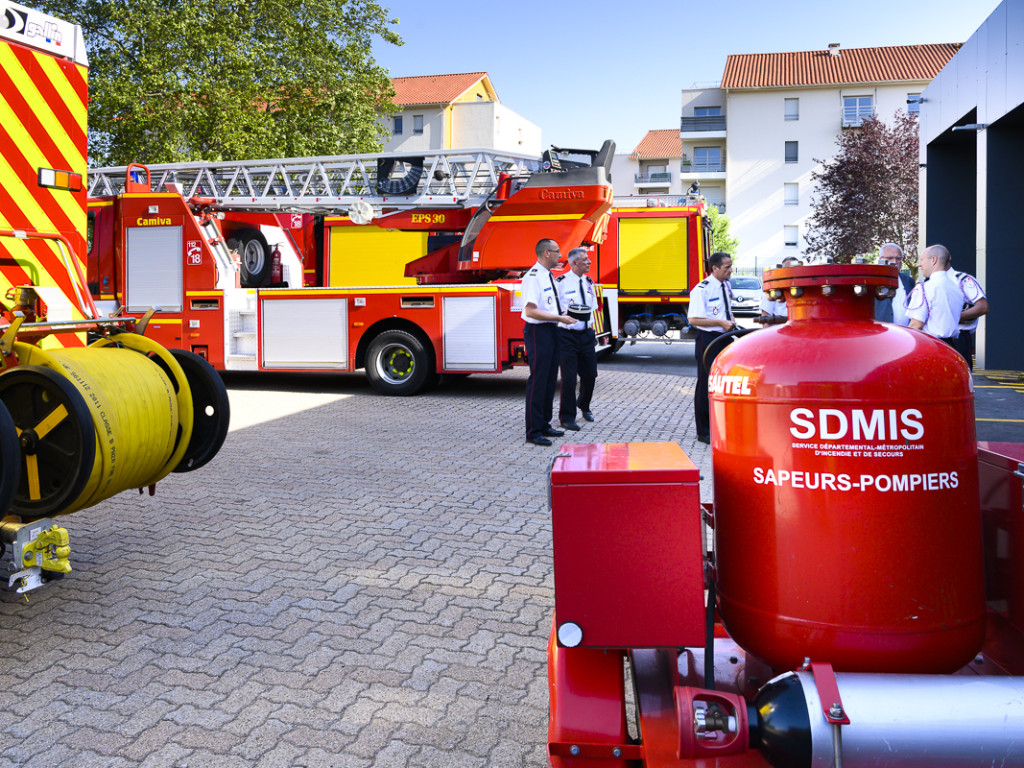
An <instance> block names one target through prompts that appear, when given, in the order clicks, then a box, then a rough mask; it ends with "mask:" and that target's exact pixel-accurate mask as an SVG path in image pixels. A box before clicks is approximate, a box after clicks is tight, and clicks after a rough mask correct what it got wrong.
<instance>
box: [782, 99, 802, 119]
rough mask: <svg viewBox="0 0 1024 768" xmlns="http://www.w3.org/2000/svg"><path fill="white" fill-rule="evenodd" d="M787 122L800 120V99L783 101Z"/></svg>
mask: <svg viewBox="0 0 1024 768" xmlns="http://www.w3.org/2000/svg"><path fill="white" fill-rule="evenodd" d="M783 103H784V104H785V110H786V119H787V120H799V119H800V99H783Z"/></svg>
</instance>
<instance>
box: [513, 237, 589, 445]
mask: <svg viewBox="0 0 1024 768" xmlns="http://www.w3.org/2000/svg"><path fill="white" fill-rule="evenodd" d="M535 250H536V253H537V263H536V264H534V265H533V266H532V267H531V268H530V271H529V272H527V273H526V275H524V276H523V288H522V297H523V313H522V317H523V322H524V323H525V326H524V327H523V340H524V342H525V343H526V359H527V361H528V362H529V364H530V377H529V378H528V379H527V380H526V441H527V442H529V443H533V444H534V445H551V440H550V439H549V438H552V437H560V436H562V435H564V434H565V432H562V431H561V430H557V429H553V428H552V427H551V412H552V409H553V407H554V400H555V383H556V382H557V381H558V328H557V326H558V324H559V323H564V324H565V325H572V324H574V323H575V322H576V321H575V320H574V319H573V318H571V317H569V316H568V315H566V314H565V313H564V312H563V311H562V306H561V303H560V302H559V299H558V290H557V289H556V288H555V279H554V277H552V276H551V270H552V268H554V267H555V266H556V265H557V264H558V260H559V258H560V257H561V253H560V252H559V250H558V243H556V242H555V241H554V240H549V239H544V240H541V241H539V242H538V243H537V246H536V249H535Z"/></svg>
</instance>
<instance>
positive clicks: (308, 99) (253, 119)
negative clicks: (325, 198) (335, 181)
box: [35, 0, 402, 165]
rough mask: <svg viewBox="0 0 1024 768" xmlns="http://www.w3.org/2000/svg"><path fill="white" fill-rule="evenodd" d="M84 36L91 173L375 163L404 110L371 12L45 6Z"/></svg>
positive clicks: (161, 1) (378, 17)
mask: <svg viewBox="0 0 1024 768" xmlns="http://www.w3.org/2000/svg"><path fill="white" fill-rule="evenodd" d="M35 5H36V6H38V7H40V10H43V11H46V12H49V13H52V14H54V15H57V16H59V17H61V18H63V19H67V20H69V21H73V22H75V23H77V24H80V25H81V26H82V28H83V32H84V35H85V42H86V48H87V51H88V54H89V63H90V72H89V87H90V107H89V144H90V146H89V159H90V162H91V163H92V164H94V165H124V164H127V163H129V162H143V163H160V162H180V161H186V160H211V161H212V160H240V159H247V158H258V157H302V156H308V155H329V154H342V153H351V152H372V151H376V150H379V149H380V147H381V143H380V134H381V132H382V131H385V130H386V129H383V128H382V127H381V125H380V123H379V122H378V119H379V118H380V117H381V115H384V114H387V113H389V112H390V111H391V110H393V109H394V105H393V104H392V103H391V98H392V97H393V96H394V91H393V89H392V88H391V80H390V78H389V77H388V73H387V71H386V70H385V69H383V68H381V67H379V66H377V64H376V62H375V61H374V59H373V57H372V55H371V42H372V40H373V38H374V37H375V36H379V37H380V38H382V39H383V40H385V41H387V42H389V43H393V44H395V45H401V44H402V41H401V39H400V38H399V36H398V35H397V33H396V32H394V31H393V30H392V29H391V25H394V24H397V21H398V20H397V19H389V18H388V11H387V10H386V9H385V8H382V7H380V6H378V5H377V4H376V3H375V2H373V1H372V0H295V1H293V2H283V0H247V1H246V2H237V1H235V0H191V2H187V3H182V2H173V1H172V0H130V2H125V1H124V0H40V2H38V3H35Z"/></svg>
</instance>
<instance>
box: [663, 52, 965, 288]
mask: <svg viewBox="0 0 1024 768" xmlns="http://www.w3.org/2000/svg"><path fill="white" fill-rule="evenodd" d="M959 48H960V44H959V43H942V44H935V45H905V46H888V47H880V48H848V49H844V48H842V47H841V46H840V45H839V44H836V43H833V44H831V45H829V46H828V47H827V48H824V49H822V50H818V51H798V52H793V53H754V54H736V55H731V56H729V57H728V59H727V60H726V65H725V71H724V73H723V75H722V82H721V85H720V87H718V88H694V89H688V90H684V91H683V92H682V121H681V130H680V136H681V138H682V141H681V152H682V160H681V163H680V171H681V181H682V182H683V184H684V185H689V184H690V183H692V182H693V181H698V182H700V186H701V192H702V193H703V194H704V195H705V197H706V198H707V199H708V201H709V202H711V201H712V199H713V198H715V200H716V201H717V200H722V201H724V203H725V205H724V209H725V212H726V213H727V214H728V216H729V220H730V231H731V232H732V233H733V234H734V235H735V236H736V237H737V238H738V239H739V242H740V248H739V253H738V254H736V257H737V259H736V260H737V262H738V266H739V267H741V268H742V269H744V270H754V271H757V272H760V271H761V270H763V269H766V268H770V267H772V266H774V265H775V264H777V263H778V262H780V261H781V260H782V259H783V258H784V257H786V256H789V255H797V256H799V255H802V254H803V252H804V250H805V248H806V240H805V238H806V234H807V222H808V219H809V218H810V215H811V206H812V200H813V195H814V189H813V184H812V181H811V174H812V173H814V171H816V170H820V168H821V163H820V162H819V161H821V160H827V159H828V158H830V157H832V156H833V155H835V153H836V151H837V143H836V142H837V139H838V138H839V136H840V134H841V132H842V131H847V130H857V129H858V128H859V126H860V124H861V121H863V120H864V119H865V118H867V117H870V116H878V117H879V118H881V119H882V120H885V121H891V120H892V118H893V116H894V115H895V113H896V112H897V111H910V112H916V111H918V110H919V101H918V99H919V98H920V95H921V92H922V91H923V90H924V88H925V86H926V85H927V84H928V83H929V82H930V81H931V79H932V78H933V77H935V75H936V74H938V72H939V70H941V69H942V67H943V66H945V64H946V63H947V62H948V61H949V60H950V59H951V58H952V57H953V55H954V54H955V53H956V52H957V50H959Z"/></svg>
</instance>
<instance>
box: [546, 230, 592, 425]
mask: <svg viewBox="0 0 1024 768" xmlns="http://www.w3.org/2000/svg"><path fill="white" fill-rule="evenodd" d="M569 269H570V271H569V272H566V273H565V274H564V275H562V276H561V277H559V278H558V279H557V280H556V281H555V283H556V284H557V285H558V298H559V300H560V301H561V304H562V309H564V310H567V312H568V314H569V316H570V317H573V318H576V322H575V323H574V324H572V325H560V326H559V336H558V343H559V346H560V347H561V350H562V351H561V369H562V396H561V398H560V399H559V403H558V420H559V422H560V423H561V425H562V428H563V429H572V430H576V431H578V430H579V428H580V425H579V424H577V423H576V408H577V407H578V408H579V409H580V412H581V413H582V414H583V418H584V419H586V420H587V421H593V420H594V414H593V413H591V412H590V398H591V397H592V396H593V394H594V382H595V381H597V346H596V344H597V340H596V339H595V338H594V329H593V327H592V326H593V323H594V320H593V312H594V309H595V308H596V307H597V296H596V294H595V292H594V281H593V280H591V279H590V277H589V276H588V275H587V272H589V271H590V257H589V256H588V255H587V249H586V248H573V249H572V250H571V251H569ZM577 372H578V373H579V379H580V392H579V396H578V397H577V395H576V374H577Z"/></svg>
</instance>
